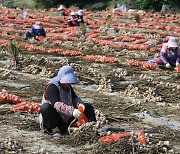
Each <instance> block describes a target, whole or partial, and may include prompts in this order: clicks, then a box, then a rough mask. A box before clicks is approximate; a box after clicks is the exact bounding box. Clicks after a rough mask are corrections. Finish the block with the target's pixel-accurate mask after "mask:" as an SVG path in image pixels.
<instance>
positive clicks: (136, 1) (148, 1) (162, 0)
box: [9, 0, 180, 11]
mask: <svg viewBox="0 0 180 154" xmlns="http://www.w3.org/2000/svg"><path fill="white" fill-rule="evenodd" d="M27 2H28V3H27ZM98 2H103V3H105V4H106V6H107V7H108V6H110V5H112V4H115V3H120V4H126V5H127V6H128V5H130V6H132V5H134V6H136V8H137V9H143V10H155V11H160V10H161V8H162V5H163V4H168V5H170V6H171V8H180V0H28V1H27V0H17V1H16V2H14V4H12V3H11V5H21V6H25V7H28V6H30V7H32V6H33V7H34V8H42V9H44V8H47V9H48V8H52V7H56V8H57V7H58V6H59V5H60V4H63V5H65V6H66V7H70V6H76V7H79V8H84V7H86V6H87V5H89V6H91V5H92V4H95V3H98ZM30 3H31V4H30ZM11 5H9V6H11Z"/></svg>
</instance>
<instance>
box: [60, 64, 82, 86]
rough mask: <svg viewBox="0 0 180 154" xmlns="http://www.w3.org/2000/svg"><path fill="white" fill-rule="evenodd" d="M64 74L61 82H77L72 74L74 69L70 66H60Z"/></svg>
mask: <svg viewBox="0 0 180 154" xmlns="http://www.w3.org/2000/svg"><path fill="white" fill-rule="evenodd" d="M62 71H64V76H63V77H62V78H61V79H60V83H61V84H78V83H79V79H78V78H77V77H76V75H75V74H74V70H73V68H72V67H71V66H64V67H63V68H62Z"/></svg>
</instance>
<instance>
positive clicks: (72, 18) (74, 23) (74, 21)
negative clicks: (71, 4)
mask: <svg viewBox="0 0 180 154" xmlns="http://www.w3.org/2000/svg"><path fill="white" fill-rule="evenodd" d="M68 26H71V27H74V26H79V21H78V17H77V13H76V12H74V11H73V12H71V14H70V17H69V18H68Z"/></svg>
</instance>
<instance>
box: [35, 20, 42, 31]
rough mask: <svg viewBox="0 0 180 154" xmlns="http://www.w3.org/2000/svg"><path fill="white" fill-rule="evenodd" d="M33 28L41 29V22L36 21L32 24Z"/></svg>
mask: <svg viewBox="0 0 180 154" xmlns="http://www.w3.org/2000/svg"><path fill="white" fill-rule="evenodd" d="M34 28H35V29H41V28H42V25H41V22H39V21H37V22H36V23H35V24H34Z"/></svg>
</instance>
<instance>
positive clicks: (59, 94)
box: [44, 84, 84, 122]
mask: <svg viewBox="0 0 180 154" xmlns="http://www.w3.org/2000/svg"><path fill="white" fill-rule="evenodd" d="M44 96H45V99H46V100H48V101H49V102H50V103H51V104H52V105H53V106H54V108H55V109H56V111H57V112H58V113H59V114H60V115H61V117H62V118H63V120H64V122H68V120H69V119H70V118H71V117H72V114H73V111H74V108H77V106H78V103H79V102H81V103H84V102H83V101H82V100H81V99H80V98H79V97H78V96H77V95H76V93H75V92H74V90H73V88H72V86H69V87H68V88H67V89H66V90H64V89H63V88H62V87H61V86H58V87H57V86H56V85H55V84H49V85H48V86H47V88H46V90H45V92H44Z"/></svg>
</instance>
